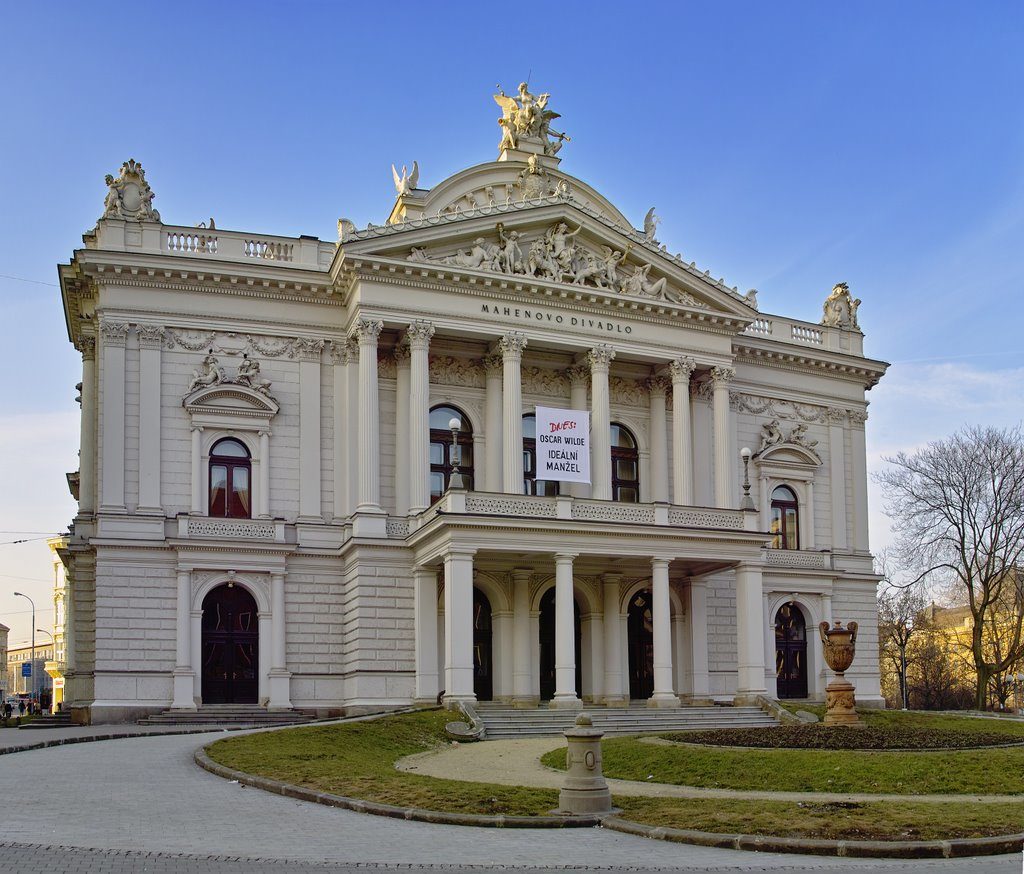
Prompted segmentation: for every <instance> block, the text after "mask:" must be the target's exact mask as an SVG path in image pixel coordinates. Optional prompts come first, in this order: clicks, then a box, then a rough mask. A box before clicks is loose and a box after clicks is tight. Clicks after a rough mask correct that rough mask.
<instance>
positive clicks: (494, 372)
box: [483, 355, 505, 492]
mask: <svg viewBox="0 0 1024 874" xmlns="http://www.w3.org/2000/svg"><path fill="white" fill-rule="evenodd" d="M483 364H484V374H485V383H484V384H485V386H486V389H485V392H486V395H487V399H486V402H485V403H486V410H485V412H484V436H485V438H486V440H487V443H486V449H485V458H484V480H483V487H484V490H485V491H488V492H500V491H501V487H502V484H503V482H504V475H505V473H504V463H503V461H502V453H501V442H502V441H501V438H502V433H501V432H502V430H503V425H502V415H503V412H502V400H501V394H502V380H503V374H502V371H503V368H504V362H503V360H502V357H501V356H500V355H487V356H485V357H484V361H483Z"/></svg>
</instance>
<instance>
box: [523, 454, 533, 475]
mask: <svg viewBox="0 0 1024 874" xmlns="http://www.w3.org/2000/svg"><path fill="white" fill-rule="evenodd" d="M523 473H533V453H532V452H524V453H523Z"/></svg>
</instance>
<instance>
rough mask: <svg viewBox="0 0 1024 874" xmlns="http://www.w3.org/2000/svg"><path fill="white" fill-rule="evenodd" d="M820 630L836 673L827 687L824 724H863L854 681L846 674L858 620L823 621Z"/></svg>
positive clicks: (851, 659)
mask: <svg viewBox="0 0 1024 874" xmlns="http://www.w3.org/2000/svg"><path fill="white" fill-rule="evenodd" d="M818 632H819V634H820V635H821V642H822V645H823V646H822V648H823V650H824V653H825V663H826V664H827V665H828V666H829V668H830V669H831V670H832V671H834V672H835V675H836V678H835V679H834V680H833V681H832V682H831V683H829V684H828V686H826V687H825V725H863V724H864V723H863V722H861V720H860V717H859V716H857V709H856V705H857V697H856V692H855V690H854V686H853V683H851V682H850V681H849V680H847V679H846V677H845V676H843V674H844V673H845V672H846V671H847V670H848V669H849V667H850V665H851V664H853V656H854V652H855V649H856V644H857V623H856V622H850V623H848V624H847V626H846V628H843V623H842V622H837V623H836V624H835V626H834V627H831V626H829V623H827V622H822V623H821V624H820V625H819V626H818Z"/></svg>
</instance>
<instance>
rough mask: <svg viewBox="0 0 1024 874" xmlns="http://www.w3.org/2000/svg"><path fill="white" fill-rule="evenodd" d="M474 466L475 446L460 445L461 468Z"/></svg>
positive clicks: (468, 444) (469, 444)
mask: <svg viewBox="0 0 1024 874" xmlns="http://www.w3.org/2000/svg"><path fill="white" fill-rule="evenodd" d="M472 466H473V444H472V443H465V444H462V443H460V444H459V467H472Z"/></svg>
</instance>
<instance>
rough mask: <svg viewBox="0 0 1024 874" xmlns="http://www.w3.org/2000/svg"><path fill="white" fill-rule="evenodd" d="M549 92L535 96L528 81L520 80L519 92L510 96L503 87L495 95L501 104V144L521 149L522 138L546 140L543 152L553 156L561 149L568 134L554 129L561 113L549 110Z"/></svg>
mask: <svg viewBox="0 0 1024 874" xmlns="http://www.w3.org/2000/svg"><path fill="white" fill-rule="evenodd" d="M550 98H551V95H550V94H541V95H540V96H536V95H534V94H532V93H531V92H530V89H529V86H528V85H527V84H526V83H525V82H520V83H519V91H518V93H517V94H516V96H515V97H509V95H507V94H506V93H505V92H504V91H503V90H502V89H501V88H499V89H498V93H497V94H495V95H494V102H495V103H497V104H498V106H500V107H501V118H499V119H498V124H499V125H500V126H501V131H502V132H501V145H500V146H499V148H500V149H501V150H502V151H504V150H505V149H517V148H519V138H520V137H531V138H533V139H539V140H541V141H543V143H544V154H546V155H554V154H557V153H558V150H559V149H561V148H562V143H563V142H567V141H568V140H569V137H568V136H567V135H566V134H564V133H562V132H560V131H555V130H552V129H551V122H552V121H554V120H555V119H556V118H560V117H561V116H560V115H559V113H557V112H552V111H551V110H550V109H548V108H547V107H548V100H549V99H550Z"/></svg>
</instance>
